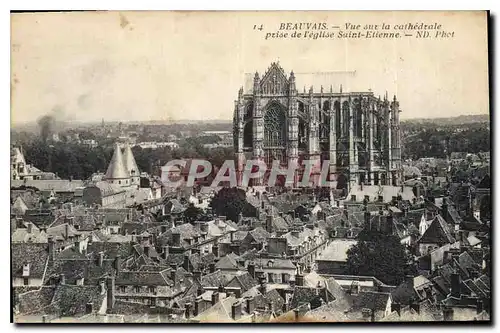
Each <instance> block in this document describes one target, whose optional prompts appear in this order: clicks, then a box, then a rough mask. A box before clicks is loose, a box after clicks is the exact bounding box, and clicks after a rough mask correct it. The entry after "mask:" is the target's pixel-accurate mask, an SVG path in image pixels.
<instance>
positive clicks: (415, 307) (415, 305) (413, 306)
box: [410, 301, 420, 314]
mask: <svg viewBox="0 0 500 333" xmlns="http://www.w3.org/2000/svg"><path fill="white" fill-rule="evenodd" d="M410 309H413V310H414V311H415V312H416V313H418V314H420V304H419V303H413V301H412V302H411V303H410Z"/></svg>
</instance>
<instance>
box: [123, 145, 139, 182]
mask: <svg viewBox="0 0 500 333" xmlns="http://www.w3.org/2000/svg"><path fill="white" fill-rule="evenodd" d="M123 162H124V163H125V169H126V170H127V171H128V174H129V175H134V176H139V175H140V172H139V168H138V167H137V163H136V162H135V158H134V154H133V153H132V149H130V145H126V146H125V150H124V152H123Z"/></svg>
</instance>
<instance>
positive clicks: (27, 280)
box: [23, 277, 30, 286]
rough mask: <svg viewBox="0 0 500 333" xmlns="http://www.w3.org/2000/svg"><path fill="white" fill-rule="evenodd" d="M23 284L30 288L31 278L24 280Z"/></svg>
mask: <svg viewBox="0 0 500 333" xmlns="http://www.w3.org/2000/svg"><path fill="white" fill-rule="evenodd" d="M23 284H24V285H25V286H29V285H30V279H29V278H27V277H25V278H23Z"/></svg>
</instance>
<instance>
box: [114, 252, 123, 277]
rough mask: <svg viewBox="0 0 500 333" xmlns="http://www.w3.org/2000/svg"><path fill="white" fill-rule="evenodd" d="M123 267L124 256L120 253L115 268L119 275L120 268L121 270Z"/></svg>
mask: <svg viewBox="0 0 500 333" xmlns="http://www.w3.org/2000/svg"><path fill="white" fill-rule="evenodd" d="M121 267H122V258H121V256H120V255H119V254H118V255H117V256H116V258H115V270H116V275H118V273H120V270H121Z"/></svg>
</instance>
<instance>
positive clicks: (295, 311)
mask: <svg viewBox="0 0 500 333" xmlns="http://www.w3.org/2000/svg"><path fill="white" fill-rule="evenodd" d="M293 313H294V315H295V316H294V317H295V321H299V318H300V311H299V309H298V308H295V309H293Z"/></svg>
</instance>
